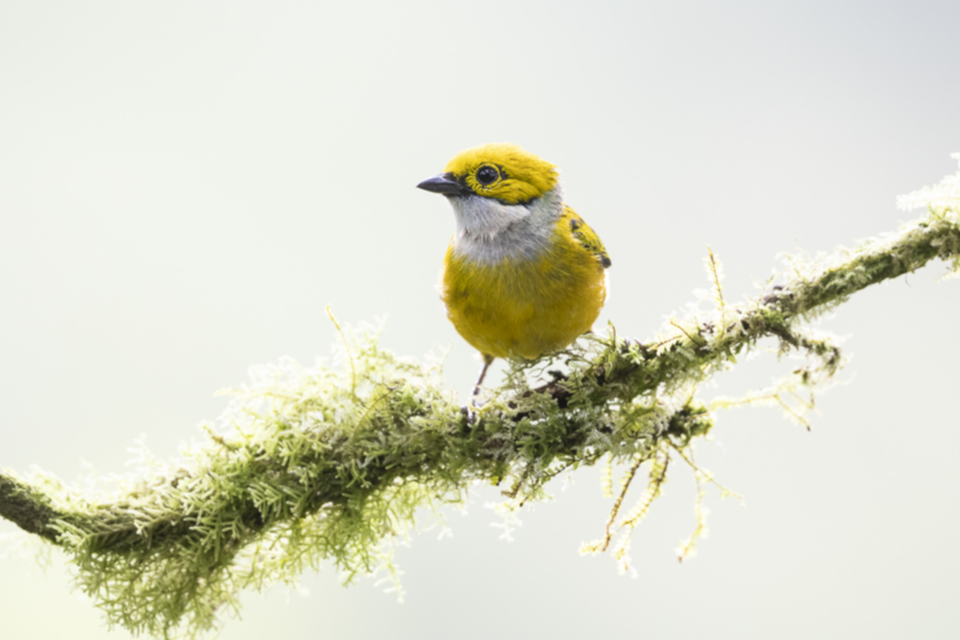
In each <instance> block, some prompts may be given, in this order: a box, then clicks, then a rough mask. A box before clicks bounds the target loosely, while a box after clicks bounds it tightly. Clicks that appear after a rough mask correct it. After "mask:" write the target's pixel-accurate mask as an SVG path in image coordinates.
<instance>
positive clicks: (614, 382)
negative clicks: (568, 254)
mask: <svg viewBox="0 0 960 640" xmlns="http://www.w3.org/2000/svg"><path fill="white" fill-rule="evenodd" d="M958 175H960V174H958ZM948 180H950V179H949V178H948ZM942 184H944V183H942ZM936 195H937V196H938V197H942V194H939V193H938V194H936ZM931 198H932V196H931ZM931 198H928V199H927V200H925V201H924V203H926V204H928V205H929V204H931V203H933V202H938V203H939V202H940V201H938V200H934V199H931ZM958 211H960V206H957V205H956V204H955V201H948V202H947V204H942V203H941V204H938V205H937V208H932V209H930V211H929V213H928V215H927V216H926V217H924V218H923V219H921V220H917V221H915V222H913V223H910V224H908V225H906V226H905V227H903V228H902V229H901V230H900V231H899V232H898V233H896V234H894V235H891V236H889V237H886V238H885V239H883V240H877V241H872V242H869V243H866V244H864V245H863V246H861V247H859V248H857V249H855V250H851V251H845V252H843V253H841V254H839V255H837V256H835V257H833V258H831V259H829V260H821V261H819V262H816V263H813V264H802V263H800V262H794V263H793V264H792V265H791V269H792V273H791V274H790V275H789V277H787V278H786V279H785V280H784V281H782V282H781V283H780V284H773V282H770V283H768V284H767V288H766V290H765V291H764V292H763V294H762V295H760V296H759V297H758V298H755V299H749V300H747V301H746V302H744V303H741V304H738V305H732V304H730V303H729V302H728V301H724V299H723V296H722V294H721V293H720V286H721V285H720V279H721V276H720V263H719V261H718V260H717V259H716V257H715V256H714V255H713V253H712V251H711V252H710V257H709V261H708V270H709V271H710V273H711V277H712V280H713V286H714V288H715V291H714V296H713V299H714V300H719V301H720V303H718V304H717V305H716V308H714V309H713V310H712V311H709V312H705V313H704V315H703V317H699V318H698V317H690V318H685V319H683V320H677V319H673V320H671V321H670V322H669V323H668V326H667V329H666V330H665V331H664V332H663V333H662V334H660V335H658V336H657V338H656V339H655V340H653V341H650V342H644V343H641V342H637V341H633V340H623V339H621V338H619V337H617V336H616V334H615V332H614V331H613V329H612V327H611V330H610V332H609V334H608V335H607V336H605V337H599V336H587V337H585V338H583V339H581V340H580V341H578V342H577V343H576V344H575V345H573V346H571V347H570V348H569V349H567V350H565V351H563V352H561V353H558V354H554V356H552V357H551V358H547V359H544V360H542V361H540V362H538V363H517V364H514V365H512V368H511V370H510V372H509V374H508V379H507V382H506V383H505V384H504V385H503V387H502V388H500V389H498V390H496V391H494V392H492V393H491V394H489V395H488V396H487V397H486V398H485V400H486V402H485V404H484V405H483V407H482V408H481V409H480V410H479V411H478V412H477V415H476V416H475V417H474V416H468V415H466V414H465V412H463V411H461V407H460V405H459V404H458V402H457V400H456V397H455V394H453V393H452V392H449V391H446V390H444V388H443V385H442V383H441V380H440V379H439V366H438V365H434V366H427V365H423V364H419V363H416V362H414V361H411V360H406V359H402V358H398V357H396V356H394V355H393V354H391V353H390V352H388V351H385V350H383V349H381V348H380V347H379V345H378V343H377V340H376V336H375V335H371V334H369V333H364V334H362V335H360V336H359V337H345V339H344V346H343V353H342V354H341V360H345V361H348V366H335V367H320V366H318V367H315V368H304V367H301V366H299V365H297V364H296V363H294V362H292V361H290V360H284V361H282V362H280V363H279V364H277V365H271V366H265V367H262V368H260V369H258V370H257V372H256V374H255V376H254V380H253V382H252V384H251V385H249V386H247V387H244V388H241V389H238V390H234V391H233V392H232V393H233V394H234V400H233V402H232V404H231V406H230V407H229V408H228V410H227V411H226V413H225V414H224V415H223V416H222V417H221V418H220V419H219V420H218V422H217V423H216V424H213V425H206V426H205V428H206V429H207V432H208V435H209V437H208V438H207V439H206V441H205V442H204V443H201V444H198V445H195V446H193V447H192V448H190V449H188V450H185V451H184V452H183V460H181V461H180V462H179V463H177V464H175V465H166V464H162V463H160V462H157V461H155V460H152V459H150V458H149V457H147V456H144V458H143V461H142V462H143V466H144V468H143V469H142V470H141V471H139V472H138V473H137V474H135V475H132V476H130V477H127V478H115V479H113V481H112V483H107V484H109V485H110V486H109V488H104V489H103V490H102V491H100V492H98V493H88V492H80V491H76V490H71V489H67V488H65V487H63V486H62V485H61V483H60V482H59V481H57V480H55V479H53V478H50V477H46V476H38V477H37V478H35V479H32V480H31V481H29V482H27V481H24V480H22V479H20V478H19V477H17V476H16V475H15V474H13V473H12V472H9V471H4V470H0V516H2V517H4V518H6V519H7V520H10V521H12V522H14V523H16V524H18V525H19V526H20V527H21V528H22V529H24V530H25V531H27V532H29V533H33V534H36V535H38V536H40V537H41V538H43V539H45V540H46V541H48V542H51V543H53V544H55V545H57V546H59V547H60V548H62V549H63V550H64V551H66V552H67V553H68V554H70V555H71V557H72V560H73V562H74V564H75V565H76V568H77V576H78V582H79V584H80V586H81V588H83V589H84V590H85V591H86V592H87V593H89V594H90V595H92V596H93V597H94V598H95V599H96V601H97V603H98V605H99V606H100V607H102V608H103V609H104V610H105V611H106V613H107V616H108V620H109V621H110V622H111V623H117V624H121V625H123V626H124V627H127V628H128V629H130V630H131V631H134V632H141V631H146V632H148V633H151V634H155V635H164V636H167V635H169V634H171V633H173V632H175V631H177V630H182V631H185V632H186V633H188V634H194V633H195V632H197V631H202V630H205V629H207V628H209V627H211V626H213V625H215V624H216V622H217V614H218V612H219V611H220V610H222V609H223V608H225V607H232V608H236V606H237V605H236V600H235V596H236V594H237V593H238V591H239V590H241V589H243V588H249V587H254V588H260V587H263V586H264V585H266V584H269V583H272V582H275V581H277V580H283V581H288V582H293V581H295V580H296V578H297V576H298V575H299V573H301V572H302V571H303V570H304V569H305V568H307V567H313V568H316V567H318V566H319V563H320V562H321V561H322V560H325V559H332V560H333V561H334V562H335V563H336V564H337V565H338V566H339V567H340V568H341V569H343V570H345V571H346V572H347V575H348V577H352V576H354V575H357V574H360V573H368V572H371V571H374V570H376V569H378V568H380V567H386V568H388V569H389V568H391V567H392V565H391V564H390V542H391V540H392V539H394V538H395V537H397V536H404V535H406V532H407V531H409V530H410V528H411V527H412V526H413V525H414V520H415V515H416V514H417V513H418V512H419V513H422V511H418V510H420V509H421V508H422V507H424V506H427V507H429V508H431V509H433V510H434V513H437V510H436V508H437V507H438V506H439V505H442V504H449V503H461V502H463V501H464V499H465V495H466V492H467V491H468V488H469V487H470V486H471V485H472V484H474V483H476V482H484V483H493V484H497V485H499V486H501V487H502V488H503V492H504V495H505V496H506V498H507V501H506V502H505V504H504V507H503V508H504V510H505V511H507V512H509V511H510V510H511V509H515V508H516V507H518V506H519V505H522V504H523V503H524V502H526V501H528V500H536V499H539V498H541V497H543V495H544V493H543V487H544V484H545V483H546V482H547V481H549V480H550V479H551V478H553V477H555V476H556V475H557V474H559V473H562V472H564V471H566V470H569V469H575V468H577V467H578V466H580V465H591V464H594V463H595V462H597V461H599V460H600V459H601V458H604V457H607V458H608V459H609V460H610V464H611V465H612V464H613V463H614V462H622V463H628V464H629V468H630V471H629V472H628V475H627V477H626V478H625V479H624V481H623V482H622V483H621V490H620V491H619V492H618V494H617V499H616V502H615V506H614V508H613V510H612V512H611V516H610V520H609V522H608V523H607V526H606V528H605V529H604V527H603V526H602V524H603V523H600V525H601V526H600V527H599V528H600V529H602V530H604V532H605V533H604V537H603V539H601V540H599V541H597V542H595V543H592V544H588V545H585V547H584V550H585V551H586V552H599V551H600V550H602V549H606V548H607V547H608V546H609V545H611V541H612V539H613V538H614V537H616V536H620V537H619V538H618V539H617V541H616V542H614V543H613V546H612V551H613V553H614V555H615V556H616V557H617V558H618V559H619V561H620V564H621V569H623V570H627V569H629V556H628V554H627V549H628V543H629V534H630V532H631V531H632V530H633V529H634V528H635V527H636V526H637V525H638V524H639V522H640V520H641V519H642V517H643V516H644V515H645V514H646V512H647V510H648V508H649V506H650V503H651V502H652V501H653V500H654V499H655V498H656V496H657V495H659V493H660V490H661V487H662V485H663V483H664V481H665V479H666V474H667V467H668V463H669V461H670V459H671V456H672V455H679V456H680V457H681V458H682V459H683V460H684V461H685V462H687V463H688V464H691V465H692V464H693V463H692V460H693V457H692V456H688V455H687V452H688V451H689V448H690V446H691V442H692V440H693V439H694V438H696V437H698V436H702V435H705V434H706V433H707V432H708V431H709V430H710V428H711V426H712V421H713V417H712V411H714V410H716V409H718V408H723V407H730V406H735V405H737V404H756V403H761V402H767V403H772V404H779V405H780V406H781V407H783V408H784V409H785V411H786V413H787V415H788V416H790V417H791V418H792V419H794V420H796V421H798V422H801V423H804V422H805V417H804V413H805V410H806V408H807V407H808V406H809V405H808V403H807V401H806V400H804V399H803V396H802V395H801V394H800V392H801V391H804V392H809V391H810V390H812V389H814V388H815V387H817V386H818V385H822V384H824V383H827V382H829V381H830V379H831V378H832V376H833V375H834V373H835V372H836V371H837V369H838V368H839V367H840V366H841V364H842V361H843V359H842V357H841V353H840V350H839V348H838V347H837V345H836V344H835V343H834V341H833V340H831V339H830V338H829V337H826V336H818V335H815V334H813V333H811V332H809V331H808V330H807V329H806V328H805V327H804V326H803V322H804V321H806V320H808V319H810V318H812V317H814V316H815V315H817V314H819V313H822V312H823V311H824V310H826V309H829V308H832V307H835V306H836V305H838V304H840V303H842V302H843V301H844V300H845V299H846V298H847V297H848V296H850V295H852V294H853V293H856V292H857V291H860V290H862V289H864V288H866V287H868V286H871V285H873V284H877V283H879V282H882V281H884V280H888V279H890V278H896V277H898V276H900V275H903V274H905V273H910V272H912V271H915V270H916V269H919V268H920V267H922V266H923V265H925V264H926V263H927V262H929V261H930V260H933V259H934V258H940V259H942V260H946V261H949V262H950V264H951V265H952V267H951V268H952V269H953V271H958V270H960V214H958ZM338 330H339V327H338ZM341 334H342V332H341ZM342 335H343V334H342ZM769 337H772V338H774V339H776V340H777V341H778V343H779V345H780V351H781V353H783V352H788V351H793V350H797V351H799V352H802V353H803V354H805V355H806V357H807V363H806V365H805V366H803V367H800V368H799V369H796V370H795V371H794V372H793V373H792V374H791V375H790V376H789V377H788V378H786V379H785V380H784V381H783V382H782V383H781V384H779V385H777V386H776V387H774V388H772V389H769V390H762V391H758V392H755V393H753V394H749V395H748V396H746V397H745V398H741V399H736V400H728V399H717V400H714V402H713V403H712V404H707V403H706V402H704V401H702V400H700V399H698V398H697V397H696V395H695V394H696V392H697V389H698V388H699V387H700V385H701V383H702V382H704V381H705V380H707V379H708V378H710V377H711V376H713V375H715V374H716V373H718V372H720V371H723V370H725V369H727V368H729V367H730V366H732V364H733V363H735V362H736V358H737V357H738V356H741V355H742V354H746V353H748V352H749V351H751V350H752V349H754V348H755V347H756V346H757V343H758V341H760V340H761V339H764V338H769ZM341 364H342V363H341ZM558 367H559V368H560V369H562V370H561V371H555V370H554V369H556V368H558ZM544 376H547V377H548V378H550V381H549V382H547V383H541V384H539V385H538V383H537V382H536V380H541V379H543V377H544ZM531 381H532V382H531ZM645 463H649V465H650V470H649V474H648V476H649V478H650V480H649V483H648V487H647V491H646V492H645V493H644V495H643V496H641V497H640V500H639V502H638V503H637V505H636V506H635V507H633V508H632V510H630V511H629V512H628V513H627V514H626V515H625V516H621V515H620V511H621V507H622V506H624V505H623V502H624V499H625V496H626V493H627V490H628V489H629V486H630V483H631V482H632V481H633V479H634V478H635V477H636V476H637V475H638V474H637V471H638V469H639V467H640V466H641V465H642V464H645ZM696 473H697V474H698V475H697V479H698V483H699V482H700V481H701V480H702V481H704V483H709V482H712V479H711V477H710V476H709V474H708V473H707V472H705V471H702V470H699V469H697V470H696ZM605 477H606V478H607V479H606V480H605V481H604V482H605V485H610V486H606V488H605V491H606V493H607V494H608V495H610V496H613V495H614V492H613V489H612V468H611V471H610V472H609V473H608V474H607V476H605ZM722 491H723V492H725V493H728V494H729V493H730V492H729V491H728V490H726V489H722ZM698 495H700V496H702V491H701V492H700V494H698ZM699 499H700V498H699V497H698V500H699ZM698 504H699V502H698ZM698 513H700V511H699V510H698ZM438 517H442V516H438ZM618 517H619V518H621V519H620V520H619V522H618V521H617V519H618ZM702 530H703V523H702V522H701V521H698V527H697V529H696V530H695V533H694V535H693V536H692V537H691V539H690V540H689V541H687V542H686V543H685V546H684V547H683V549H682V555H683V556H689V555H691V554H692V552H693V550H694V548H693V545H694V542H695V540H696V537H697V535H699V532H701V531H702Z"/></svg>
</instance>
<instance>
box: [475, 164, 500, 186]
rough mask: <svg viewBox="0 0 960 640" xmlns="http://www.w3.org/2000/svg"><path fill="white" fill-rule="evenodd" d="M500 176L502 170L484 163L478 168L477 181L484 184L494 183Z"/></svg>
mask: <svg viewBox="0 0 960 640" xmlns="http://www.w3.org/2000/svg"><path fill="white" fill-rule="evenodd" d="M499 177H500V172H499V171H497V170H496V169H495V168H494V167H491V166H490V165H484V166H482V167H480V168H479V169H477V182H479V183H480V184H482V185H483V186H487V185H488V184H493V183H494V182H496V181H497V178H499Z"/></svg>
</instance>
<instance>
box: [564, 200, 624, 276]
mask: <svg viewBox="0 0 960 640" xmlns="http://www.w3.org/2000/svg"><path fill="white" fill-rule="evenodd" d="M562 217H563V218H564V219H566V220H567V222H568V224H569V225H570V233H571V234H572V235H573V237H574V238H576V239H577V242H579V243H580V245H581V246H582V247H583V248H584V249H586V250H587V251H589V252H590V253H592V254H593V255H594V257H595V258H596V259H597V260H598V261H599V262H600V264H602V265H603V268H604V269H606V268H607V267H609V266H610V265H611V264H613V263H612V262H610V256H609V255H607V250H606V249H605V248H604V247H603V242H601V241H600V236H598V235H597V232H596V231H594V230H593V229H591V228H590V226H589V225H588V224H587V223H586V222H584V221H583V218H581V217H580V216H579V215H578V214H577V212H576V211H574V210H573V209H571V208H570V207H569V206H566V205H564V207H563V215H562Z"/></svg>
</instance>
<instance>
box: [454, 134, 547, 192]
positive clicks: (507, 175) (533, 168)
mask: <svg viewBox="0 0 960 640" xmlns="http://www.w3.org/2000/svg"><path fill="white" fill-rule="evenodd" d="M444 171H446V172H447V173H450V174H453V178H454V179H455V180H456V181H457V182H459V183H460V184H462V185H463V186H465V187H467V188H469V189H470V190H471V191H473V192H474V193H475V194H477V195H478V196H483V197H486V198H494V199H496V200H499V201H500V202H502V203H504V204H525V203H527V202H530V201H531V200H533V199H535V198H539V197H540V196H542V195H543V194H545V193H547V192H548V191H550V190H551V189H553V188H554V187H555V186H557V168H556V167H555V166H554V165H552V164H550V163H549V162H547V161H546V160H543V159H541V158H540V157H539V156H536V155H534V154H532V153H530V152H529V151H524V150H523V149H521V148H520V147H519V146H517V145H515V144H510V143H507V142H495V143H491V144H483V145H480V146H479V147H473V148H472V149H467V150H466V151H461V152H460V153H458V154H457V155H456V156H454V158H453V159H452V160H451V161H450V162H448V163H447V166H446V168H445V169H444Z"/></svg>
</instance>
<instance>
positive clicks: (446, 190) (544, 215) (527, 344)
mask: <svg viewBox="0 0 960 640" xmlns="http://www.w3.org/2000/svg"><path fill="white" fill-rule="evenodd" d="M417 187H418V188H420V189H425V190H427V191H432V192H434V193H441V194H443V195H445V196H446V197H447V199H448V200H449V201H450V204H451V205H452V206H453V213H454V215H455V217H456V222H457V232H456V234H455V235H454V236H453V239H452V240H451V241H450V246H449V247H447V254H446V257H445V258H444V260H443V272H442V274H441V278H440V297H441V298H442V299H443V302H444V304H446V306H447V316H448V317H449V318H450V321H451V322H452V323H453V326H454V327H456V329H457V332H458V333H459V334H460V335H461V336H463V338H464V340H466V341H467V342H469V343H470V344H471V345H473V346H474V347H475V348H477V349H478V350H479V351H480V353H481V354H482V356H483V368H482V369H481V370H480V376H479V378H478V379H477V384H476V387H475V388H474V394H476V393H477V392H478V391H479V388H480V384H481V383H482V382H483V378H484V376H485V375H486V373H487V368H488V367H489V366H490V363H491V362H493V359H494V358H525V359H528V360H533V359H535V358H538V357H539V356H541V355H542V354H544V353H548V352H550V351H556V350H558V349H562V348H564V347H566V346H567V345H568V344H570V343H571V342H573V341H574V340H575V339H576V338H577V336H580V335H581V334H583V333H586V332H588V331H590V328H591V326H592V325H593V322H594V320H596V319H597V316H598V315H599V314H600V308H601V307H602V306H603V303H604V301H605V300H606V297H607V287H606V269H607V267H609V266H610V257H609V256H608V255H607V251H606V249H604V247H603V243H602V242H600V238H599V237H598V236H597V234H596V233H595V232H594V231H593V229H591V228H590V227H588V226H587V223H585V222H584V221H583V218H581V217H580V216H578V215H577V214H576V212H574V210H573V209H571V208H570V207H569V206H567V205H566V204H564V202H563V193H562V192H561V190H560V184H559V183H558V181H557V170H556V167H555V166H554V165H552V164H550V163H549V162H547V161H545V160H542V159H541V158H539V157H537V156H535V155H534V154H532V153H529V152H528V151H524V150H523V149H521V148H520V147H518V146H517V145H515V144H505V143H499V144H485V145H481V146H479V147H474V148H472V149H467V150H466V151H463V152H461V153H458V154H457V155H456V156H454V158H453V159H452V160H451V161H450V162H449V163H448V164H447V166H446V168H445V169H444V171H443V173H440V174H438V175H436V176H434V177H432V178H428V179H426V180H424V181H423V182H421V183H420V184H418V185H417Z"/></svg>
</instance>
